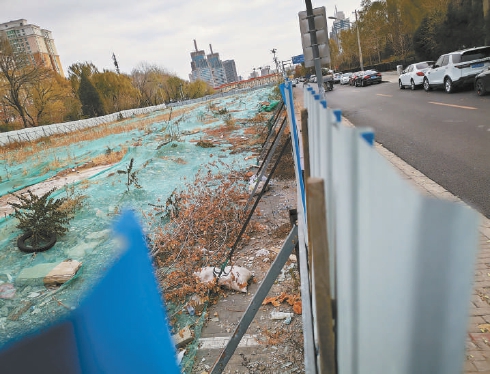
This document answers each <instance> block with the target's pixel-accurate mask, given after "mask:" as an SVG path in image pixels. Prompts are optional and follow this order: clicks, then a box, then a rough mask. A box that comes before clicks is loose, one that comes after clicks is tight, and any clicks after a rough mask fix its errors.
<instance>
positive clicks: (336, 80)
mask: <svg viewBox="0 0 490 374" xmlns="http://www.w3.org/2000/svg"><path fill="white" fill-rule="evenodd" d="M341 77H342V73H335V74H334V75H333V83H340V78H341Z"/></svg>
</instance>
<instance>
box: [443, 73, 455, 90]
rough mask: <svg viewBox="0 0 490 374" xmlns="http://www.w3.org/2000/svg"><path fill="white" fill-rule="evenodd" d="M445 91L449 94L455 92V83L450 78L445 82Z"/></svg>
mask: <svg viewBox="0 0 490 374" xmlns="http://www.w3.org/2000/svg"><path fill="white" fill-rule="evenodd" d="M444 89H445V90H446V92H447V93H453V92H454V86H453V81H452V80H451V78H449V77H448V78H446V79H445V80H444Z"/></svg>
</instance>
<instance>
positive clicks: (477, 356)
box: [466, 350, 490, 361]
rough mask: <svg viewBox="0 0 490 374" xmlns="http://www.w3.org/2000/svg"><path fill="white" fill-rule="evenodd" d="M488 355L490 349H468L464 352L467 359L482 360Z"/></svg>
mask: <svg viewBox="0 0 490 374" xmlns="http://www.w3.org/2000/svg"><path fill="white" fill-rule="evenodd" d="M489 355H490V350H489V351H488V352H487V351H469V352H466V360H467V361H484V360H487V359H488V356H489Z"/></svg>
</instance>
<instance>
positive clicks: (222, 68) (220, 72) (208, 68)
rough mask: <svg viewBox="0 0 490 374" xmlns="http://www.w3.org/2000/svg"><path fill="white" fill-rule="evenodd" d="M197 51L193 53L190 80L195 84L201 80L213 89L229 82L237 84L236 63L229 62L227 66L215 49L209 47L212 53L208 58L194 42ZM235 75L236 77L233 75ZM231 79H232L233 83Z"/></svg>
mask: <svg viewBox="0 0 490 374" xmlns="http://www.w3.org/2000/svg"><path fill="white" fill-rule="evenodd" d="M194 48H195V51H194V52H191V60H192V61H191V70H192V71H191V74H189V79H190V81H191V82H195V81H196V80H198V79H200V80H203V81H204V82H206V83H208V84H209V85H210V86H211V87H219V86H221V85H223V84H225V83H228V82H235V81H236V80H237V79H238V78H237V73H236V68H235V61H233V60H228V61H226V64H225V63H223V62H222V61H221V60H220V58H219V53H214V52H213V47H212V46H211V44H210V45H209V49H210V51H211V53H210V54H208V55H207V56H206V53H205V52H204V50H199V49H198V48H197V43H196V40H194ZM230 61H231V62H232V63H233V64H232V67H231V69H232V70H231V72H227V69H230V63H229V62H230ZM233 74H234V75H233ZM229 79H232V80H231V81H230V80H229Z"/></svg>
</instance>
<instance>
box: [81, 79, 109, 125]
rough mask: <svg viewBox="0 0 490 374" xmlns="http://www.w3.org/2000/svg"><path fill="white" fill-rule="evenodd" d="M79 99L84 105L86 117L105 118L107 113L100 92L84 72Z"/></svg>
mask: <svg viewBox="0 0 490 374" xmlns="http://www.w3.org/2000/svg"><path fill="white" fill-rule="evenodd" d="M78 97H79V98H80V102H81V103H82V113H83V115H84V116H86V117H98V116H103V115H104V114H105V113H106V111H105V108H104V104H103V102H102V99H101V98H100V94H99V92H98V91H97V89H96V88H95V86H94V85H93V84H92V82H91V81H90V79H89V78H88V77H87V74H86V73H85V72H82V74H81V77H80V87H79V88H78Z"/></svg>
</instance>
